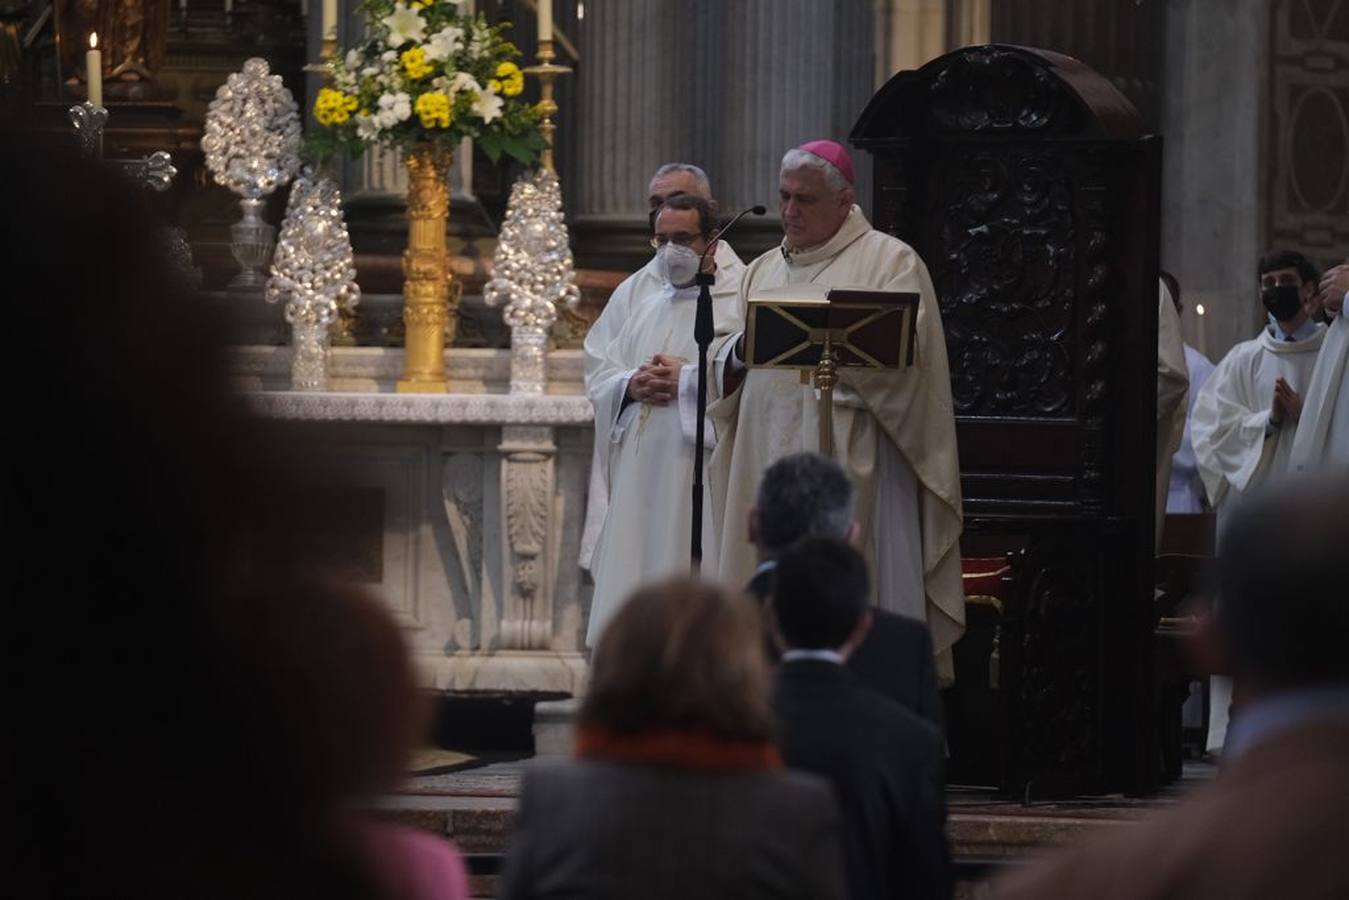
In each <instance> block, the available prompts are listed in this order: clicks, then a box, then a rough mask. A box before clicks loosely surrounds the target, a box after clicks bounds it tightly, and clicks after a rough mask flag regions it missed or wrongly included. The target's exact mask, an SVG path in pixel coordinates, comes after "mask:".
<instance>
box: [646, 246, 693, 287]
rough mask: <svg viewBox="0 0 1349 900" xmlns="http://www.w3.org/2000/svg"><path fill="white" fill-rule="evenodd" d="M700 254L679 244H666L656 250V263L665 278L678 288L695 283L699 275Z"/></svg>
mask: <svg viewBox="0 0 1349 900" xmlns="http://www.w3.org/2000/svg"><path fill="white" fill-rule="evenodd" d="M698 262H699V258H698V254H697V252H695V251H694V250H692V249H690V248H688V247H681V246H680V245H679V244H666V245H665V246H663V247H661V248H660V249H659V250H657V251H656V265H657V266H658V267H659V269H660V273H661V275H663V276H665V280H666V281H668V282H669V283H670V284H672V285H674V286H675V287H677V288H685V287H688V286H689V285H691V284H693V280H694V278H696V277H697V275H698Z"/></svg>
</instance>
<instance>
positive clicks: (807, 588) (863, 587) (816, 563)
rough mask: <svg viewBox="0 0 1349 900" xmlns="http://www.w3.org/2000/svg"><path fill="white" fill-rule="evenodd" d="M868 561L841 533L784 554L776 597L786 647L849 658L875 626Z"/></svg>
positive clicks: (775, 621)
mask: <svg viewBox="0 0 1349 900" xmlns="http://www.w3.org/2000/svg"><path fill="white" fill-rule="evenodd" d="M868 590H869V583H868V579H867V566H866V561H865V560H863V559H862V554H860V553H858V552H857V550H856V549H855V548H854V547H853V546H852V545H851V544H848V543H846V542H844V541H841V540H838V539H837V538H807V539H806V540H804V541H801V542H800V543H798V544H796V545H795V546H793V547H792V548H791V549H790V550H788V551H787V552H786V553H784V554H782V555H781V556H780V557H778V563H777V578H776V579H775V580H774V586H773V596H772V600H771V602H770V607H771V615H772V625H773V632H774V636H775V638H776V639H777V641H778V643H779V644H780V646H781V647H782V649H783V650H832V651H835V652H837V653H838V654H839V655H840V656H842V657H843V658H844V659H846V658H847V657H848V655H849V654H851V653H852V651H853V650H855V649H856V648H857V647H858V646H859V645H860V644H861V643H862V641H863V639H865V638H866V635H867V630H868V629H869V628H870V627H871V608H870V606H869V605H868V604H867V592H868Z"/></svg>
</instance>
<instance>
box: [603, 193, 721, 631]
mask: <svg viewBox="0 0 1349 900" xmlns="http://www.w3.org/2000/svg"><path fill="white" fill-rule="evenodd" d="M711 231H712V213H711V207H710V206H709V205H708V204H707V202H706V201H704V200H702V199H701V198H698V197H693V196H691V195H683V196H679V197H673V198H671V199H670V200H668V201H667V202H666V203H665V205H664V207H662V209H661V212H660V214H659V215H658V217H657V219H656V234H657V238H656V239H657V240H658V241H664V243H663V245H662V246H661V248H660V250H659V251H658V253H657V255H656V258H655V259H653V260H652V262H651V263H649V264H648V265H647V266H645V267H644V268H642V269H641V270H640V271H638V272H636V273H635V274H633V275H631V276H629V277H628V278H627V279H626V280H625V281H624V282H623V283H622V284H620V285H619V286H618V288H617V289H616V290H615V291H614V294H613V296H612V297H611V298H610V299H609V303H608V304H607V305H606V306H605V308H604V312H603V313H602V314H601V315H600V318H599V321H597V322H596V323H595V326H594V327H593V328H592V329H591V330H590V333H589V334H588V335H587V336H586V341H585V353H586V393H587V394H588V395H589V396H590V401H591V403H592V404H593V405H594V407H595V442H596V445H597V447H598V448H599V449H598V452H597V453H596V455H595V458H596V460H597V465H601V466H602V467H603V468H602V471H601V472H600V473H599V477H600V479H601V480H602V483H603V486H604V490H603V495H604V496H605V498H606V508H605V510H604V511H603V513H602V515H601V516H599V517H598V518H597V517H595V516H592V517H591V521H598V525H597V530H598V536H597V538H596V543H595V550H594V554H593V558H592V559H591V563H590V570H591V573H592V574H593V575H594V578H595V593H594V599H593V600H592V602H591V607H590V624H589V627H588V628H587V630H586V643H587V644H588V645H590V646H592V647H593V646H594V645H595V643H596V642H597V641H598V639H599V635H600V633H601V631H602V630H603V628H604V625H605V623H606V622H607V621H608V620H609V618H610V617H611V616H612V615H613V614H614V613H615V612H616V611H617V610H618V608H619V606H620V605H621V604H622V602H623V601H624V600H625V599H626V598H627V596H628V595H629V594H630V593H631V592H632V591H633V589H635V588H636V587H637V586H638V585H639V584H642V583H644V582H646V581H650V580H652V579H656V578H662V577H667V576H671V575H676V574H687V573H688V572H689V569H690V546H689V535H690V530H691V523H692V519H693V501H692V485H693V459H694V452H695V449H694V437H695V427H696V418H697V414H696V405H697V401H696V397H697V393H696V390H697V382H696V378H695V377H694V373H695V371H696V368H697V359H698V347H697V344H696V343H695V342H694V340H693V325H694V315H695V313H696V311H697V298H698V287H697V286H696V285H695V284H692V280H693V276H694V274H695V273H696V271H697V266H698V254H701V253H702V252H703V251H704V250H706V249H707V248H708V245H709V243H710V241H709V239H710V238H711V237H712V235H711ZM718 243H719V242H718ZM714 254H715V250H714V251H713V252H709V253H708V254H707V257H708V262H709V263H711V261H712V260H713V259H715V260H716V282H715V284H714V285H713V286H712V304H713V314H714V315H713V318H714V325H715V329H716V333H717V334H718V335H727V334H730V333H732V332H735V331H738V330H739V329H740V327H741V317H740V315H739V312H738V308H737V305H736V303H737V298H738V290H739V287H740V278H741V276H742V274H743V273H744V270H745V267H744V264H743V263H741V262H740V260H739V258H738V257H736V256H735V254H734V253H731V252H729V251H726V252H725V255H714ZM715 436H716V431H715V428H713V427H711V424H710V423H709V427H708V428H707V437H706V438H705V441H706V443H707V444H708V446H710V445H711V444H712V443H714V442H715ZM703 452H704V453H705V452H706V451H705V450H704V451H703ZM703 511H704V520H703V547H704V563H703V564H704V566H705V567H707V568H708V570H709V571H715V566H716V548H717V531H716V529H715V528H714V527H713V522H712V516H711V502H710V501H709V500H707V499H704V506H703Z"/></svg>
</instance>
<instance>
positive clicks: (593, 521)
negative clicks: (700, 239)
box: [578, 162, 745, 576]
mask: <svg viewBox="0 0 1349 900" xmlns="http://www.w3.org/2000/svg"><path fill="white" fill-rule="evenodd" d="M646 194H647V196H646V203H647V207H648V208H649V210H650V216H651V228H652V232H653V233H654V232H655V226H656V214H657V213H658V212H660V208H661V207H662V206H663V205H664V204H665V201H666V200H669V199H670V198H671V197H677V196H679V195H680V194H691V195H692V196H694V197H701V198H702V199H704V200H706V201H707V202H708V203H710V204H712V208H713V210H715V209H716V207H717V203H716V201H715V200H714V199H713V198H712V183H711V181H709V180H708V177H707V173H706V172H704V171H703V170H702V169H701V168H699V167H698V166H695V165H693V163H686V162H672V163H666V164H665V165H663V166H661V167H660V168H659V169H657V170H656V171H655V173H654V174H653V175H652V176H651V181H650V183H648V184H647V188H646ZM713 252H714V253H715V256H716V264H717V266H718V267H719V268H721V269H733V268H735V267H737V266H738V267H740V268H742V269H743V268H744V266H745V264H744V261H743V260H741V259H740V257H739V255H737V254H736V252H735V250H733V249H732V248H731V245H730V244H728V243H727V242H726V241H724V240H719V241H717V243H716V249H715V250H714V251H713ZM658 262H659V260H658V258H657V257H655V256H653V257H652V258H651V261H650V262H648V263H647V264H646V266H645V269H644V270H643V271H648V270H649V271H648V274H649V275H650V276H651V277H653V278H655V279H656V280H657V281H659V273H658V272H657V271H656V266H657V264H658ZM639 274H640V273H639ZM630 312H631V305H630V304H621V303H619V304H616V303H614V302H613V301H612V300H611V301H610V302H609V304H608V305H607V306H606V307H605V309H604V313H603V314H602V315H601V316H600V318H599V320H598V321H597V322H595V324H594V325H592V326H590V331H589V332H588V333H587V335H586V341H585V347H586V352H587V356H586V359H587V360H590V359H592V358H593V357H594V356H595V354H594V353H593V352H592V350H594V349H595V348H599V347H604V346H605V345H607V344H608V343H609V342H610V341H612V340H613V339H614V337H615V336H616V335H617V334H618V332H619V331H620V330H622V328H623V324H624V322H626V321H627V317H628V314H629V313H630ZM608 453H609V451H608V443H607V442H606V441H596V442H595V449H594V453H593V454H592V455H591V461H590V487H589V496H588V497H587V498H586V516H585V525H584V526H583V528H582V531H581V550H580V554H579V559H578V562H579V563H580V566H581V568H582V569H585V570H586V571H588V572H591V574H592V576H593V575H594V571H593V569H592V566H591V561H592V559H593V558H594V555H595V543H596V542H597V541H598V540H599V537H600V530H601V529H602V528H603V527H604V519H605V516H606V515H607V514H608V511H609V466H608V458H609V456H608Z"/></svg>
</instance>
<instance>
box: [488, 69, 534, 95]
mask: <svg viewBox="0 0 1349 900" xmlns="http://www.w3.org/2000/svg"><path fill="white" fill-rule="evenodd" d="M487 86H488V87H490V88H491V89H492V90H494V91H496V92H497V93H498V94H501V95H502V96H503V97H514V96H516V95H517V94H519V93H520V92H521V91H523V90H524V89H525V73H524V72H521V71H520V67H519V66H517V65H516V64H515V63H513V62H504V63H502V64H501V65H499V66H497V70H496V78H493V79H492V80H490V81H488V82H487Z"/></svg>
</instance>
